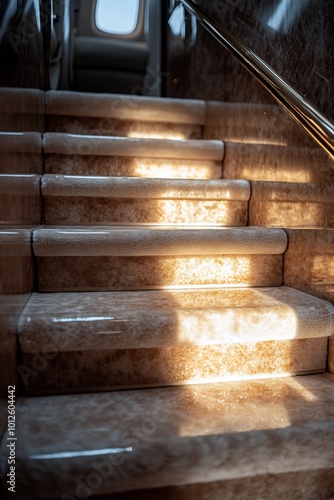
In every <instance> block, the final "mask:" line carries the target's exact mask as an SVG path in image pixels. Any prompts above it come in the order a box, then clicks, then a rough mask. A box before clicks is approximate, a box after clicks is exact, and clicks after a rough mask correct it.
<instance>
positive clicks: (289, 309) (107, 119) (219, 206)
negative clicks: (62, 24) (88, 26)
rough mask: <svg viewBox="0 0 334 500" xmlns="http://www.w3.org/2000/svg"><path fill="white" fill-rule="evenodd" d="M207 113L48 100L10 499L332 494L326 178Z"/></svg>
mask: <svg viewBox="0 0 334 500" xmlns="http://www.w3.org/2000/svg"><path fill="white" fill-rule="evenodd" d="M217 106H218V104H215V105H213V104H212V105H211V107H210V105H206V103H204V102H201V101H186V100H179V101H178V100H171V99H154V98H138V97H134V96H106V95H104V96H103V95H89V94H74V93H67V92H48V93H47V113H48V124H47V125H48V132H47V133H46V134H45V135H44V139H43V151H44V172H45V173H44V175H43V176H42V179H41V199H42V206H43V216H44V225H43V226H40V227H38V228H36V229H35V230H34V231H33V235H32V248H33V254H34V257H35V262H36V292H35V293H33V294H32V296H31V298H30V300H29V301H28V303H27V305H26V307H25V309H24V311H23V313H22V314H21V317H20V321H19V325H18V337H19V349H20V356H21V360H20V361H21V362H20V366H19V373H20V376H21V380H22V390H23V392H24V397H22V398H21V399H20V400H19V401H18V404H17V422H18V429H17V435H18V445H17V494H16V498H18V499H20V500H26V499H36V500H39V499H40V500H42V499H43V500H46V499H58V498H60V499H62V500H70V499H84V498H85V499H86V498H91V499H97V498H99V499H101V500H102V499H103V498H108V499H109V498H110V499H124V500H125V499H156V498H161V499H163V500H165V499H176V500H178V499H180V500H181V499H182V500H183V499H185V498H196V499H200V500H209V499H210V500H216V499H217V500H218V499H222V498H224V500H225V499H231V500H232V499H233V500H234V499H236V498H237V499H238V500H239V499H251V498H252V499H272V498H275V499H276V498H285V499H291V500H292V499H314V500H316V499H320V498H324V499H325V498H327V499H329V498H333V497H334V465H333V464H334V446H333V442H334V441H333V440H334V375H332V374H330V373H327V370H328V342H329V337H330V336H331V335H332V334H333V331H334V306H333V305H332V304H331V302H333V298H334V295H333V290H332V287H331V286H328V273H331V272H332V271H331V265H332V260H331V259H332V257H331V255H332V252H333V250H331V249H332V248H333V242H334V229H333V228H334V196H333V187H332V186H331V185H330V184H326V182H325V179H328V178H329V177H330V176H331V175H332V173H331V170H330V168H329V167H328V166H327V165H326V163H321V165H320V167H319V168H318V169H314V170H313V171H312V168H311V165H309V164H307V163H306V162H305V164H304V166H303V169H301V168H299V169H298V165H297V163H296V161H295V162H294V161H293V160H291V158H295V157H297V154H296V152H295V150H294V149H293V147H292V146H291V147H290V146H289V144H287V145H285V146H284V147H283V146H278V145H277V141H279V140H281V137H282V133H283V132H282V130H283V129H282V130H280V129H279V128H278V129H276V132H277V138H276V139H277V140H276V139H275V136H273V134H274V135H275V132H273V131H272V129H271V130H270V134H269V132H268V130H266V129H264V130H263V131H262V132H261V133H263V134H266V133H267V137H266V138H264V139H263V137H262V142H261V141H260V144H255V142H256V135H257V133H258V128H259V125H258V117H259V116H258V115H260V114H261V112H262V113H263V109H262V110H261V109H256V110H254V116H251V117H249V123H248V122H247V117H246V118H243V119H242V120H241V119H240V116H241V117H242V116H243V115H242V113H243V107H242V105H234V107H231V105H230V106H226V105H222V107H221V108H220V109H218V110H217ZM266 108H269V107H268V106H266ZM273 108H275V107H273ZM219 111H220V112H219ZM270 111H273V112H276V110H275V109H272V110H270V109H266V113H267V112H268V113H269V112H270ZM224 113H225V114H224ZM226 114H227V115H228V116H230V117H231V126H230V129H229V130H226V137H227V140H226V141H224V142H223V141H222V140H221V138H219V137H220V133H221V132H220V131H221V129H220V128H219V127H220V126H221V121H222V120H225V121H224V123H225V125H224V126H225V128H226V126H227V125H226V123H227V121H228V120H227V119H226V116H227V115H226ZM238 116H239V122H240V123H239V125H238V119H237V117H238ZM210 117H211V121H210V122H208V120H209V118H210ZM215 117H216V118H215ZM215 119H216V120H218V121H219V120H220V123H218V122H215ZM240 120H241V121H240ZM255 123H256V126H255V125H254V124H255ZM237 125H238V126H237ZM245 127H246V129H245ZM247 127H248V128H247ZM238 130H239V132H238ZM284 131H285V132H284V133H285V134H286V135H287V137H288V132H286V129H285V128H284ZM238 133H239V134H240V136H239V137H238ZM252 134H253V136H252V137H251V135H252ZM268 134H269V135H268ZM245 135H246V136H247V137H248V138H249V143H248V144H245V141H244V138H245ZM260 146H262V147H260ZM278 147H280V148H281V151H282V157H284V158H286V168H282V170H280V168H279V166H277V164H275V162H277V156H276V152H275V154H274V153H273V154H272V157H271V156H270V154H271V153H270V151H276V150H275V148H278ZM246 148H248V152H249V157H250V158H253V160H252V161H250V160H249V158H248V160H249V161H248V164H247V161H246V160H245V159H246V158H247V152H246ZM294 148H295V146H294ZM300 151H302V152H304V153H305V158H306V157H307V158H310V157H312V158H313V159H314V158H317V154H318V153H317V151H316V150H313V149H312V147H310V145H307V146H305V145H304V144H301V145H300ZM307 152H308V153H309V154H308V155H306V153H307ZM302 154H303V153H302ZM238 155H239V156H238ZM261 155H262V156H261ZM289 155H290V156H289ZM320 157H321V156H320ZM256 158H258V163H257V164H256V162H255V159H256ZM264 158H265V159H266V162H267V164H268V169H267V170H266V169H265V168H262V167H261V162H262V161H263V159H264ZM289 158H290V160H289ZM241 159H243V160H245V163H242V162H243V160H241ZM289 161H290V163H291V165H292V167H291V169H290V178H288V170H289V167H288V165H289ZM240 162H241V163H240ZM252 162H253V163H252ZM260 167H261V168H260ZM252 168H253V170H252ZM246 170H247V172H248V173H249V175H246V174H245V171H246ZM311 173H312V175H313V177H312V178H311V177H310V175H311ZM326 176H327V177H326ZM31 177H32V178H31V179H30V181H29V182H30V183H31V184H33V185H34V186H35V184H36V178H35V177H34V176H31ZM36 177H38V176H36ZM28 191H29V190H28ZM320 228H321V229H320ZM323 228H326V229H323ZM319 233H321V236H320V238H325V239H326V245H327V246H326V248H325V247H324V246H323V245H320V244H319V245H318V246H317V245H316V244H315V243H314V242H315V241H317V238H318V236H317V235H318V234H319ZM298 238H299V240H298ZM300 238H303V240H302V242H300ZM296 242H297V243H296ZM312 248H313V249H314V248H317V251H316V255H317V258H318V261H317V265H318V267H313V268H312V269H311V271H310V273H311V274H310V275H308V277H307V278H305V276H306V275H305V272H303V273H301V271H300V269H301V267H302V266H303V265H304V266H305V262H308V261H307V259H308V258H310V257H309V256H310V255H313V254H312ZM324 248H325V250H322V249H324ZM299 252H301V253H299ZM303 252H304V253H305V255H304V256H303V258H302V261H301V259H300V257H299V255H301V254H302V253H303ZM319 259H320V260H319ZM326 259H327V260H326ZM312 262H313V261H312ZM306 267H307V269H309V268H311V264H310V265H306ZM312 273H313V274H312ZM317 280H318V281H317ZM287 285H289V286H287ZM318 285H322V288H321V290H320V292H319V293H318V290H319V289H318V288H317V286H318ZM324 287H325V288H324ZM308 292H310V293H312V294H310V293H308ZM331 345H332V344H331ZM331 349H333V348H331ZM332 357H334V356H333V354H332ZM330 363H333V361H332V358H330V361H329V364H330ZM330 366H331V365H330ZM1 457H2V467H3V468H4V460H5V459H6V457H7V450H6V449H4V448H3V453H2V454H1ZM6 490H7V488H6V489H5V490H4V492H5V494H7V495H8V498H10V496H9V494H8V492H7V491H6ZM5 498H7V496H6V497H5Z"/></svg>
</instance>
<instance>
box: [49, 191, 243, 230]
mask: <svg viewBox="0 0 334 500" xmlns="http://www.w3.org/2000/svg"><path fill="white" fill-rule="evenodd" d="M44 214H45V215H44V217H45V218H44V220H45V223H46V224H49V225H51V224H67V225H73V224H143V223H144V224H145V223H148V224H153V223H155V224H156V223H157V224H210V225H211V224H219V225H223V226H245V225H246V224H247V220H248V202H243V201H225V200H223V201H216V200H168V199H162V200H161V199H140V198H138V199H122V198H116V199H110V198H109V199H108V198H94V199H93V198H84V197H80V196H78V197H75V198H74V197H73V198H69V197H66V198H65V197H52V198H51V197H50V198H46V199H45V201H44Z"/></svg>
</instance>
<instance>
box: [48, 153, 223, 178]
mask: <svg viewBox="0 0 334 500" xmlns="http://www.w3.org/2000/svg"><path fill="white" fill-rule="evenodd" d="M45 172H46V173H48V174H64V175H109V176H123V177H149V178H167V179H221V177H222V163H221V161H218V160H216V161H210V160H197V159H193V160H187V159H182V160H180V159H178V160H177V159H173V158H166V159H163V158H128V157H125V156H122V157H121V156H94V155H87V156H80V155H69V156H67V155H62V154H46V155H45Z"/></svg>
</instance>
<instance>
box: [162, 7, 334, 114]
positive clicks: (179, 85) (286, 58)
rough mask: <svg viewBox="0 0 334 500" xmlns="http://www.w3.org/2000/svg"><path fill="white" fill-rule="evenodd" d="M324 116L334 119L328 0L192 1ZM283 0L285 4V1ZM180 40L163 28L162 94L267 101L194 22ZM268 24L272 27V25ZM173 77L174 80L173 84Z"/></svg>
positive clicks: (333, 37) (333, 33)
mask: <svg viewBox="0 0 334 500" xmlns="http://www.w3.org/2000/svg"><path fill="white" fill-rule="evenodd" d="M194 3H195V4H196V5H197V6H198V7H200V8H201V9H202V11H203V12H204V13H205V14H206V15H208V16H209V17H210V18H211V19H212V20H213V21H215V22H216V23H218V24H219V25H221V26H222V27H224V28H225V29H227V30H228V31H229V32H230V33H231V34H232V35H234V36H235V37H236V38H238V39H239V40H241V41H242V42H243V43H244V44H245V45H247V46H248V47H249V48H250V49H251V50H253V51H254V52H255V53H256V54H257V55H258V56H259V57H261V58H262V59H263V60H264V61H265V62H266V63H267V64H268V65H269V66H270V67H272V68H273V69H274V70H275V71H276V72H278V73H279V75H280V76H282V77H283V78H284V79H286V81H287V82H288V83H289V84H290V85H291V86H292V87H293V88H294V89H295V90H297V91H298V92H299V93H301V94H302V95H304V96H305V97H306V98H307V99H309V100H310V101H311V102H312V103H313V104H314V105H315V106H317V107H318V108H319V109H320V110H321V111H322V112H323V113H324V114H325V115H326V116H327V118H329V119H332V120H333V119H334V96H333V77H334V58H333V47H334V15H333V14H334V4H333V2H328V0H319V1H316V2H315V1H314V0H300V1H298V2H291V4H290V8H288V9H287V10H286V11H283V12H282V11H281V14H280V11H279V7H280V6H281V5H282V2H281V1H280V0H268V1H265V2H264V1H263V0H253V1H251V2H250V1H249V0H194ZM287 4H288V2H287V3H286V5H287ZM191 24H192V23H191V22H188V29H186V30H185V31H186V40H185V42H186V44H185V43H184V42H182V41H181V40H180V39H177V37H173V36H172V35H171V32H170V31H169V37H168V44H167V46H168V57H169V58H168V69H169V70H170V77H169V79H168V83H167V89H166V90H167V94H168V95H170V96H174V95H175V96H182V97H188V96H189V97H199V98H202V99H203V98H204V99H215V100H223V101H232V102H236V101H239V102H240V101H245V102H268V97H267V95H266V94H265V93H264V91H263V90H262V89H261V87H260V86H259V84H257V83H256V82H255V81H254V79H253V78H251V77H249V75H248V74H247V72H246V71H245V70H244V69H243V68H241V66H240V64H239V63H238V62H237V61H236V60H235V59H234V58H233V56H231V55H229V53H228V52H227V50H225V49H224V48H221V46H219V44H218V42H215V41H214V40H213V39H212V37H211V36H210V35H208V34H206V33H205V32H204V30H203V29H202V28H201V27H200V26H198V25H197V29H195V30H194V29H193V30H191V29H190V28H189V27H190V26H191ZM273 26H274V27H273ZM173 82H174V83H173Z"/></svg>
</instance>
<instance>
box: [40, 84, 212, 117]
mask: <svg viewBox="0 0 334 500" xmlns="http://www.w3.org/2000/svg"><path fill="white" fill-rule="evenodd" d="M46 104H47V108H46V109H47V114H48V115H65V116H84V117H100V118H116V119H131V120H143V121H150V122H152V121H157V122H174V123H187V124H196V125H204V123H205V102H204V101H202V100H197V99H170V98H166V97H164V98H157V97H147V96H134V95H122V94H92V93H86V92H66V91H59V90H57V91H52V90H51V91H48V92H46Z"/></svg>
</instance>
